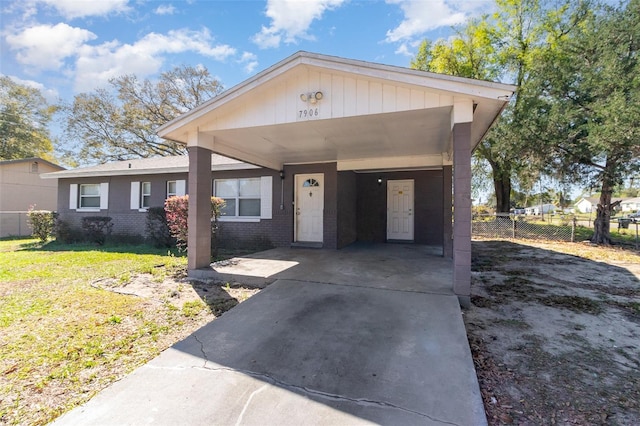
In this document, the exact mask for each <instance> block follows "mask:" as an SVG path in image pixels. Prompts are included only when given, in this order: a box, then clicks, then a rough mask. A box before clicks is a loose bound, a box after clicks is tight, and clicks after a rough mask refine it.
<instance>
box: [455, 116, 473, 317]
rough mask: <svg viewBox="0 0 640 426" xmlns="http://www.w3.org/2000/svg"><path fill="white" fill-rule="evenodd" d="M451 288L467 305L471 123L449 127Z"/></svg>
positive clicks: (469, 270)
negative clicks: (451, 237) (451, 165)
mask: <svg viewBox="0 0 640 426" xmlns="http://www.w3.org/2000/svg"><path fill="white" fill-rule="evenodd" d="M453 291H454V293H455V294H456V295H457V296H458V300H459V301H460V305H461V306H462V307H464V308H468V307H470V305H471V123H460V124H455V125H454V127H453Z"/></svg>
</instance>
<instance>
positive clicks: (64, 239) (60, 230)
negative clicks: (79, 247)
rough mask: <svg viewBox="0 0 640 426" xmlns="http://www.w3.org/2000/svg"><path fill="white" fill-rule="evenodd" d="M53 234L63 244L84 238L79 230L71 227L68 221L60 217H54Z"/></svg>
mask: <svg viewBox="0 0 640 426" xmlns="http://www.w3.org/2000/svg"><path fill="white" fill-rule="evenodd" d="M54 234H55V236H56V241H59V242H61V243H64V244H73V243H77V242H80V241H82V240H83V239H84V236H83V235H82V232H81V231H80V230H78V229H74V228H72V227H71V225H69V223H68V222H66V221H64V220H62V219H60V218H58V219H56V224H55V227H54Z"/></svg>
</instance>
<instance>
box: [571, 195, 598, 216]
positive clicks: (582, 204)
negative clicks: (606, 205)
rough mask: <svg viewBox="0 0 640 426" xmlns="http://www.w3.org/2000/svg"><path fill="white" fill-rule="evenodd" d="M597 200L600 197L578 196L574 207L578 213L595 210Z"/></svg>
mask: <svg viewBox="0 0 640 426" xmlns="http://www.w3.org/2000/svg"><path fill="white" fill-rule="evenodd" d="M598 201H600V198H597V197H583V198H580V199H579V200H578V202H577V203H576V204H575V209H576V210H577V211H579V212H580V213H591V212H595V211H596V210H597V208H598Z"/></svg>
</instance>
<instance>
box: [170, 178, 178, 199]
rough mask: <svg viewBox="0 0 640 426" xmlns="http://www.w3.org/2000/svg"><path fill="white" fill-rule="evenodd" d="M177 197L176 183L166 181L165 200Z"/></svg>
mask: <svg viewBox="0 0 640 426" xmlns="http://www.w3.org/2000/svg"><path fill="white" fill-rule="evenodd" d="M176 195H178V188H177V182H176V181H175V180H170V181H167V198H169V197H175V196H176Z"/></svg>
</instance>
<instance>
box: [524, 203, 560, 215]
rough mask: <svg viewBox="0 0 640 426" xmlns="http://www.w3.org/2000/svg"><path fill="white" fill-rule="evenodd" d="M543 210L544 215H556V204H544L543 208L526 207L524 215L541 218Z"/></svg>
mask: <svg viewBox="0 0 640 426" xmlns="http://www.w3.org/2000/svg"><path fill="white" fill-rule="evenodd" d="M541 210H542V213H543V214H547V213H555V211H556V206H555V205H554V204H549V203H547V204H543V205H542V206H540V205H537V206H531V207H525V208H524V214H526V215H534V216H539V215H540V211H541Z"/></svg>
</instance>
